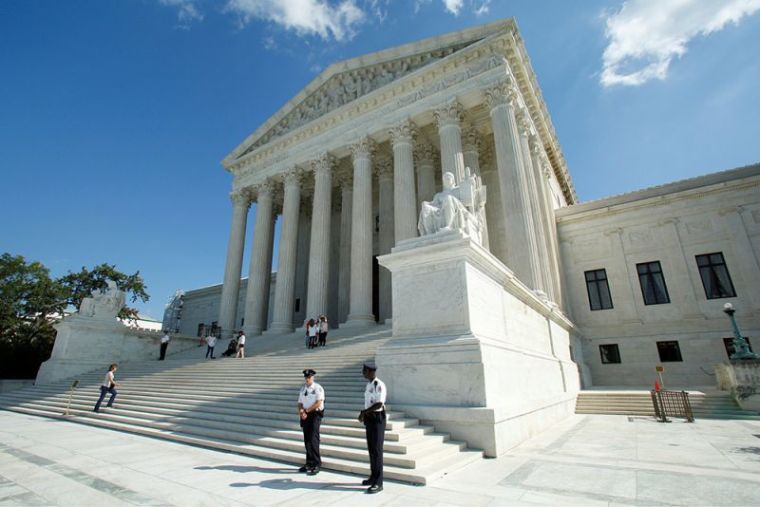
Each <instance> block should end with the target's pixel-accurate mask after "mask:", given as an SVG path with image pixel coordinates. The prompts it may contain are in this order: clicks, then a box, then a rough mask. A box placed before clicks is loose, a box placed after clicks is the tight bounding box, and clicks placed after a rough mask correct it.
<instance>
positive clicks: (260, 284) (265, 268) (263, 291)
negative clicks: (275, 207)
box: [244, 183, 272, 335]
mask: <svg viewBox="0 0 760 507" xmlns="http://www.w3.org/2000/svg"><path fill="white" fill-rule="evenodd" d="M271 245H272V186H271V184H269V183H264V184H262V185H260V186H259V187H258V189H257V198H256V223H255V225H254V230H253V244H252V246H251V263H250V268H249V271H248V290H247V291H246V295H245V326H244V329H245V332H246V334H250V335H258V334H261V332H262V331H263V330H264V328H265V327H266V313H265V312H266V305H267V300H268V299H269V275H270V272H269V271H270V269H271V266H272V257H271V256H272V247H271Z"/></svg>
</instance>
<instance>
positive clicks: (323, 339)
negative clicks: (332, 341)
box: [319, 315, 328, 347]
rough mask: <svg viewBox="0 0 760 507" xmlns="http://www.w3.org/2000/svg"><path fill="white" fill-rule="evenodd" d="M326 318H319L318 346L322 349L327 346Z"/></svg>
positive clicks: (322, 316) (321, 316)
mask: <svg viewBox="0 0 760 507" xmlns="http://www.w3.org/2000/svg"><path fill="white" fill-rule="evenodd" d="M327 329H328V326H327V317H325V316H324V315H320V316H319V346H320V347H324V346H325V345H327Z"/></svg>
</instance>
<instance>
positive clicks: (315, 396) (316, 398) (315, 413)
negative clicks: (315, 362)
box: [298, 369, 325, 475]
mask: <svg viewBox="0 0 760 507" xmlns="http://www.w3.org/2000/svg"><path fill="white" fill-rule="evenodd" d="M316 374H317V372H315V371H314V370H311V369H309V370H304V371H303V376H304V379H305V382H304V385H303V387H302V388H301V391H300V393H299V394H298V417H299V418H300V419H301V428H303V443H304V446H305V447H306V464H305V465H304V466H302V467H301V468H299V469H298V471H299V472H307V474H308V475H317V474H318V473H319V468H320V467H321V466H322V457H321V456H320V454H319V427H320V425H321V424H322V417H323V416H324V410H325V390H324V389H322V386H321V385H319V384H317V383H316V382H314V375H316Z"/></svg>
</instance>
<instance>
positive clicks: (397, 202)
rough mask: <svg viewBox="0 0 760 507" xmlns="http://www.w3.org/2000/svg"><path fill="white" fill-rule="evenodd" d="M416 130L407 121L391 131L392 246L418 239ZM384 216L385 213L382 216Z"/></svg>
mask: <svg viewBox="0 0 760 507" xmlns="http://www.w3.org/2000/svg"><path fill="white" fill-rule="evenodd" d="M414 131H415V126H414V124H413V123H412V122H410V121H408V120H406V121H404V122H402V123H400V124H399V125H397V126H396V127H395V128H394V129H392V130H391V142H392V143H393V180H392V181H391V185H393V182H394V181H395V185H393V213H394V214H393V219H394V235H395V238H394V241H393V245H395V244H396V243H398V242H399V241H401V240H404V239H409V238H414V237H416V236H417V197H416V195H415V194H416V192H415V189H414V133H415V132H414ZM381 215H382V212H381Z"/></svg>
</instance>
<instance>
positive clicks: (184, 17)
mask: <svg viewBox="0 0 760 507" xmlns="http://www.w3.org/2000/svg"><path fill="white" fill-rule="evenodd" d="M158 3H160V4H161V5H166V6H169V7H176V8H177V9H178V11H177V21H178V26H179V27H180V28H185V29H187V28H190V25H192V24H193V23H194V22H195V21H203V14H201V11H200V10H199V9H198V6H197V5H196V1H195V0H158Z"/></svg>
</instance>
